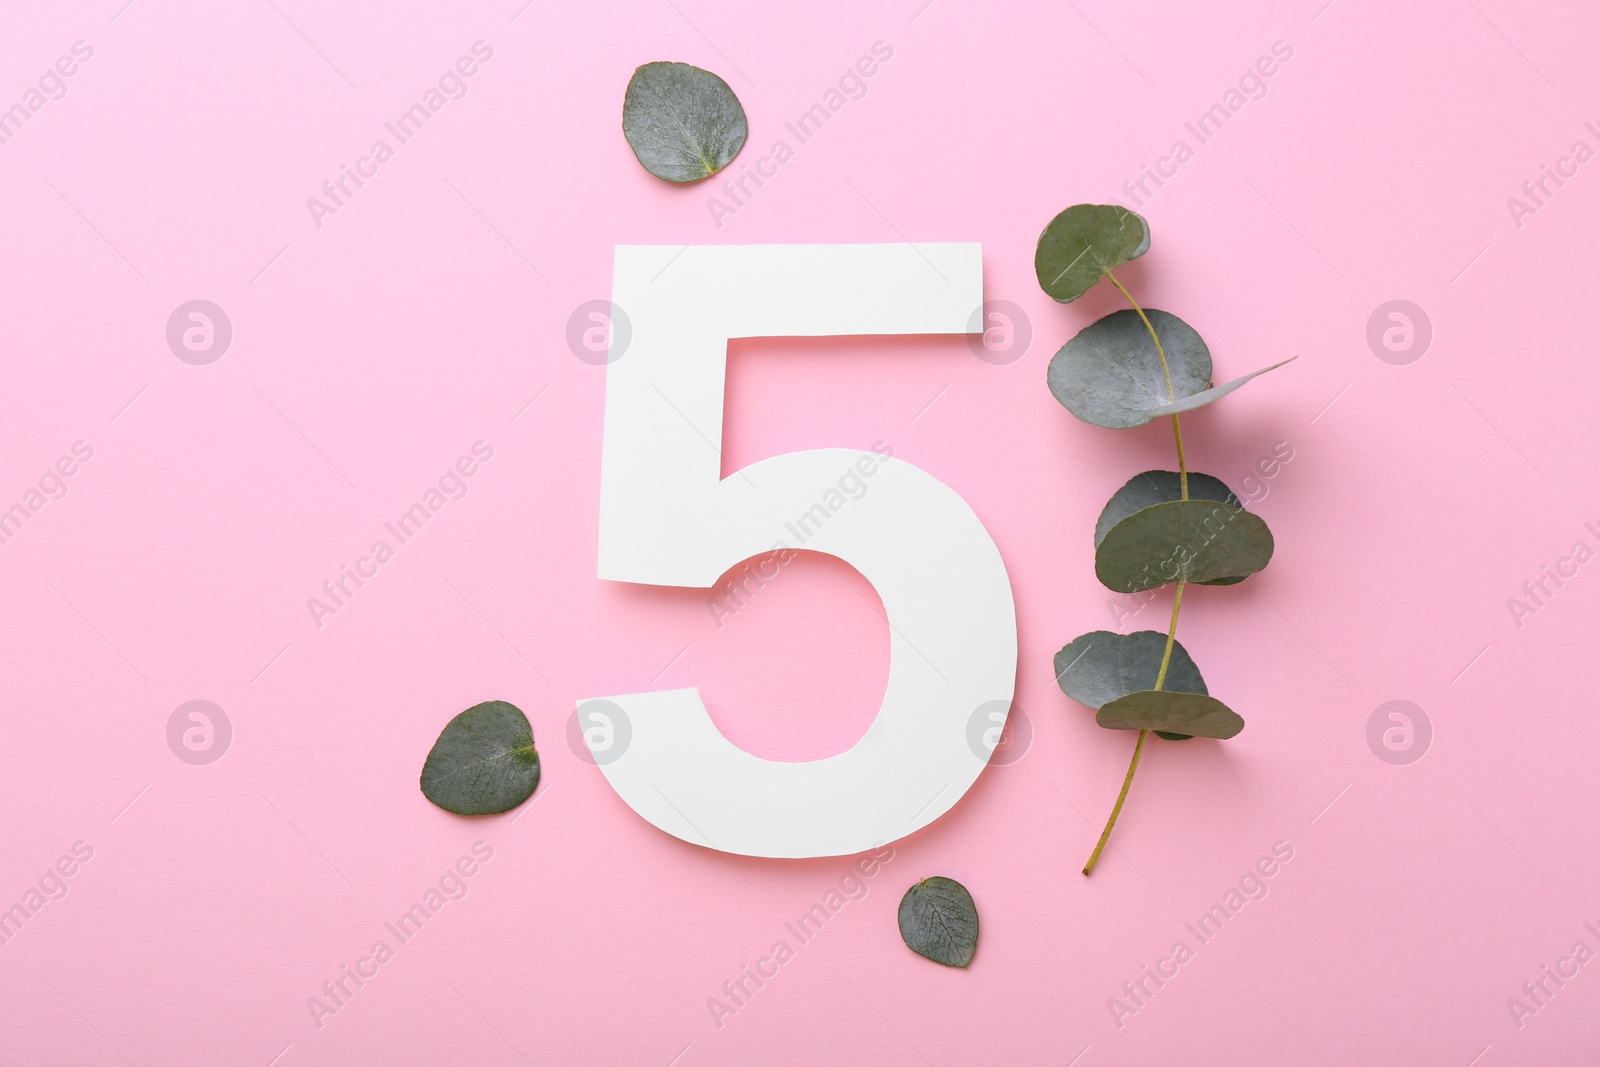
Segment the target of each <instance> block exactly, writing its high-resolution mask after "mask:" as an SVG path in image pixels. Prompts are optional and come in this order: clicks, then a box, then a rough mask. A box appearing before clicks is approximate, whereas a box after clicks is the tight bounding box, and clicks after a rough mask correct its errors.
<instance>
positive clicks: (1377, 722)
mask: <svg viewBox="0 0 1600 1067" xmlns="http://www.w3.org/2000/svg"><path fill="white" fill-rule="evenodd" d="M1432 744H1433V723H1432V722H1430V721H1429V719H1428V713H1427V712H1425V711H1423V710H1422V709H1421V708H1419V707H1417V705H1415V704H1413V703H1412V702H1411V701H1409V700H1390V701H1386V702H1385V703H1382V704H1379V705H1378V708H1377V710H1376V711H1374V712H1373V713H1372V716H1371V718H1369V719H1367V747H1368V748H1370V749H1372V754H1373V755H1374V756H1377V757H1378V758H1379V759H1381V760H1382V761H1383V762H1385V763H1387V764H1390V765H1392V766H1395V767H1404V766H1405V765H1406V764H1408V763H1415V762H1417V760H1419V759H1421V758H1422V757H1423V756H1425V755H1427V752H1428V746H1430V745H1432Z"/></svg>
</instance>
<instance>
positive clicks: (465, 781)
mask: <svg viewBox="0 0 1600 1067" xmlns="http://www.w3.org/2000/svg"><path fill="white" fill-rule="evenodd" d="M538 785H539V753H538V751H537V750H536V749H535V748H534V747H533V727H532V726H530V725H529V724H528V717H527V716H526V715H524V714H522V711H521V710H520V709H519V708H517V707H516V705H514V704H507V703H506V702H505V701H503V700H490V701H486V702H485V703H482V704H474V705H473V706H472V707H470V708H468V709H467V710H466V711H463V712H462V713H461V714H460V715H457V716H456V717H455V718H453V719H451V720H450V721H449V723H447V724H446V725H445V728H444V730H443V731H441V732H440V734H439V739H438V740H437V741H435V742H434V743H433V749H432V750H431V751H430V752H429V753H428V759H427V762H426V763H424V764H423V765H422V795H423V796H425V797H427V798H428V799H429V800H431V801H433V802H434V803H435V804H437V805H439V806H440V807H441V808H443V809H444V810H446V811H453V812H455V813H456V814H457V815H495V814H498V813H499V812H502V811H510V810H511V809H512V808H514V807H516V806H517V805H518V804H521V803H522V802H523V801H524V800H527V799H528V798H529V797H530V796H532V795H533V791H534V790H535V789H536V788H538Z"/></svg>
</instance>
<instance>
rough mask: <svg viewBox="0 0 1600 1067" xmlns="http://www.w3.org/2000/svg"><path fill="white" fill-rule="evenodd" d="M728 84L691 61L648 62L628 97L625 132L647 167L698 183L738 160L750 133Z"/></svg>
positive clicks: (631, 84) (624, 104)
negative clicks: (690, 62)
mask: <svg viewBox="0 0 1600 1067" xmlns="http://www.w3.org/2000/svg"><path fill="white" fill-rule="evenodd" d="M749 132H750V130H749V125H748V123H747V122H746V120H745V115H744V108H743V107H742V106H741V105H740V103H739V98H738V97H737V96H734V95H733V90H732V89H730V88H728V83H727V82H725V81H723V80H722V79H721V78H719V77H717V76H716V75H715V74H713V73H711V72H710V71H709V70H701V69H700V68H699V67H693V66H690V65H689V64H687V63H646V64H645V65H644V66H642V67H640V68H639V69H638V70H635V71H634V72H633V78H632V79H631V80H629V82H628V92H627V94H626V95H625V96H624V97H623V100H622V135H623V136H624V137H626V138H627V139H628V145H629V147H631V148H632V149H633V154H634V155H635V156H638V157H639V163H640V165H641V166H643V167H644V169H645V170H647V171H649V172H650V173H651V174H654V175H655V176H656V177H657V178H663V179H665V180H666V181H669V182H697V181H699V180H700V179H701V178H708V177H710V176H711V175H713V174H715V173H716V172H717V171H719V170H721V169H722V168H723V167H725V166H727V165H728V164H729V163H730V162H732V161H733V157H734V156H736V155H738V154H739V149H741V148H743V147H744V141H745V137H746V136H748V135H749Z"/></svg>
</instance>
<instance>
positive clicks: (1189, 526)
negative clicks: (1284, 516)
mask: <svg viewBox="0 0 1600 1067" xmlns="http://www.w3.org/2000/svg"><path fill="white" fill-rule="evenodd" d="M1272 547H1273V542H1272V531H1271V530H1269V529H1267V524H1266V523H1264V522H1262V521H1261V518H1260V517H1259V516H1257V515H1254V514H1251V513H1250V512H1248V511H1245V510H1244V509H1243V508H1235V507H1229V506H1228V505H1227V504H1224V503H1220V502H1218V501H1215V500H1195V499H1189V500H1172V501H1168V502H1167V503H1165V504H1155V505H1152V506H1151V507H1147V508H1144V509H1142V510H1140V511H1136V512H1134V513H1133V514H1132V515H1130V516H1128V517H1127V518H1125V519H1123V520H1122V521H1121V522H1119V523H1117V524H1116V525H1115V526H1113V527H1111V529H1110V530H1108V531H1107V532H1106V535H1105V537H1104V538H1102V539H1101V541H1100V543H1099V544H1098V545H1096V546H1095V550H1094V573H1095V577H1097V578H1099V579H1100V582H1101V584H1102V585H1104V586H1105V587H1106V588H1107V589H1110V590H1113V591H1114V592H1118V593H1136V592H1142V591H1143V590H1146V589H1154V588H1156V587H1158V586H1161V585H1165V584H1166V583H1168V582H1175V581H1177V580H1178V578H1179V577H1182V578H1183V579H1184V581H1188V582H1212V581H1215V580H1216V579H1219V578H1238V577H1241V576H1244V575H1249V574H1254V573H1255V572H1256V571H1259V570H1261V569H1262V568H1263V567H1265V566H1266V565H1267V563H1268V561H1270V560H1271V559H1272Z"/></svg>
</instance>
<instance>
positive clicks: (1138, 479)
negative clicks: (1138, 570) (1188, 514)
mask: <svg viewBox="0 0 1600 1067" xmlns="http://www.w3.org/2000/svg"><path fill="white" fill-rule="evenodd" d="M1181 499H1183V481H1182V476H1181V475H1180V474H1179V473H1178V472H1177V471H1145V472H1144V473H1143V474H1135V475H1134V476H1133V477H1132V478H1130V479H1128V482H1127V484H1126V485H1124V486H1123V487H1122V488H1121V489H1118V490H1117V491H1116V492H1115V493H1112V494H1111V499H1110V500H1109V501H1107V502H1106V506H1105V509H1104V510H1102V511H1101V512H1100V518H1099V519H1098V520H1096V522H1095V524H1094V544H1095V547H1096V548H1099V547H1100V542H1101V541H1104V540H1105V538H1106V534H1107V533H1108V532H1109V531H1110V530H1111V528H1112V527H1113V526H1115V525H1116V524H1117V523H1119V522H1121V521H1122V520H1123V519H1125V518H1127V517H1128V516H1129V515H1132V514H1133V513H1134V512H1136V511H1141V510H1143V509H1144V508H1147V507H1150V506H1151V505H1152V504H1164V503H1166V502H1167V501H1169V500H1181ZM1189 499H1190V500H1216V501H1219V502H1221V503H1224V504H1227V505H1228V506H1229V507H1234V508H1242V507H1244V505H1243V504H1241V503H1240V502H1239V498H1238V497H1237V496H1236V495H1234V492H1233V490H1232V489H1229V488H1228V487H1227V486H1226V485H1224V484H1223V482H1222V480H1221V479H1220V478H1213V477H1212V476H1211V475H1209V474H1200V473H1198V472H1196V471H1190V472H1189ZM1247 577H1249V575H1245V574H1238V575H1232V576H1230V577H1227V578H1212V579H1210V580H1208V581H1204V582H1196V583H1195V584H1196V585H1237V584H1238V583H1239V582H1242V581H1244V580H1245V578H1247Z"/></svg>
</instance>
